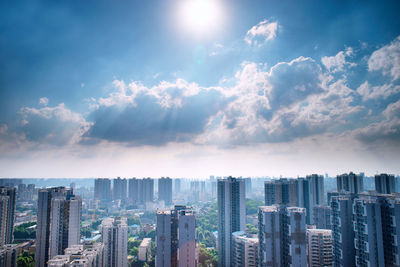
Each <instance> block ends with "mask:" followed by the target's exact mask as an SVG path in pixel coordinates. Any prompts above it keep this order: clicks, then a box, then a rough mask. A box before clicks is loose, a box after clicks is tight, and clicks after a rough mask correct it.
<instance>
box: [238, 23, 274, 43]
mask: <svg viewBox="0 0 400 267" xmlns="http://www.w3.org/2000/svg"><path fill="white" fill-rule="evenodd" d="M277 30H278V22H276V21H274V22H272V21H268V20H263V21H260V22H259V23H258V24H257V25H255V26H253V27H251V29H250V30H248V31H247V34H246V36H245V38H244V40H245V41H246V43H248V44H249V45H252V44H254V45H261V44H263V43H264V42H266V41H270V40H273V39H274V38H275V37H276V32H277Z"/></svg>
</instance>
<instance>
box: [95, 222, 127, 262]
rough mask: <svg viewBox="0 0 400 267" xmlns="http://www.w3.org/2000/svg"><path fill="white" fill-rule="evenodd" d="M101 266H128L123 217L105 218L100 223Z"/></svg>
mask: <svg viewBox="0 0 400 267" xmlns="http://www.w3.org/2000/svg"><path fill="white" fill-rule="evenodd" d="M101 231H102V239H103V245H104V252H103V253H104V257H103V266H104V267H106V266H113V267H127V266H128V226H127V224H126V219H125V218H107V219H104V220H103V222H102V224H101Z"/></svg>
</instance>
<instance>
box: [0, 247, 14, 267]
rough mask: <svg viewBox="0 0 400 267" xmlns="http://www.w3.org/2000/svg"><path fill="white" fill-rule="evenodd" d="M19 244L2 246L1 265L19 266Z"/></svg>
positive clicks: (3, 266) (2, 266) (0, 266)
mask: <svg viewBox="0 0 400 267" xmlns="http://www.w3.org/2000/svg"><path fill="white" fill-rule="evenodd" d="M17 256H18V245H17V244H7V245H4V246H3V247H1V248H0V267H17Z"/></svg>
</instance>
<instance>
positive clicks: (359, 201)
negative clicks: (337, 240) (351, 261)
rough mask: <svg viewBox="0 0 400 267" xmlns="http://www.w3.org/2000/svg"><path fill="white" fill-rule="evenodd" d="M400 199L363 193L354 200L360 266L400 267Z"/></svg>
mask: <svg viewBox="0 0 400 267" xmlns="http://www.w3.org/2000/svg"><path fill="white" fill-rule="evenodd" d="M399 222H400V198H399V196H395V195H383V194H373V193H370V194H361V195H360V196H359V197H358V198H356V199H354V201H353V225H354V245H355V263H356V265H357V266H371V267H373V266H400V245H399V244H400V243H399V241H400V236H399V235H400V225H399Z"/></svg>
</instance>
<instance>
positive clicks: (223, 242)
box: [217, 177, 246, 266]
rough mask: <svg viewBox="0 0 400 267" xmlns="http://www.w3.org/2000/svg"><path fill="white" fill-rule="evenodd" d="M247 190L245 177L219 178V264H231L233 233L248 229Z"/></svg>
mask: <svg viewBox="0 0 400 267" xmlns="http://www.w3.org/2000/svg"><path fill="white" fill-rule="evenodd" d="M245 192H246V191H245V182H244V180H243V179H238V178H232V177H229V178H227V179H219V180H218V184H217V196H218V201H217V202H218V203H217V204H218V243H217V244H218V266H231V264H232V261H231V258H232V233H233V232H237V231H244V230H245V229H246V221H245V220H246V206H245Z"/></svg>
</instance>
